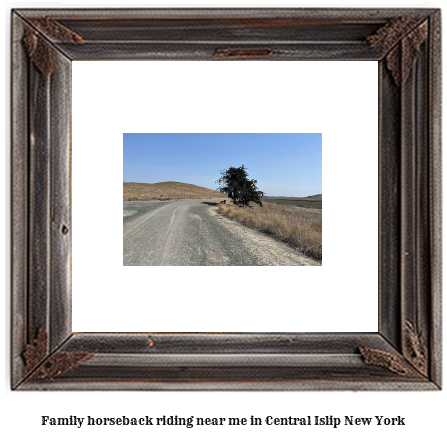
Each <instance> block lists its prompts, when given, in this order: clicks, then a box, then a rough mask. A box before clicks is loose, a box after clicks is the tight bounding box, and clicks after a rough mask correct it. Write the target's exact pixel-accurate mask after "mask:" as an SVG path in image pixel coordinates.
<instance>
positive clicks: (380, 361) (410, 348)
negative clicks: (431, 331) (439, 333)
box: [359, 320, 428, 378]
mask: <svg viewBox="0 0 447 438" xmlns="http://www.w3.org/2000/svg"><path fill="white" fill-rule="evenodd" d="M404 333H405V343H406V346H407V348H406V349H404V354H403V355H402V354H398V353H396V352H388V351H382V350H376V349H374V348H368V347H365V346H360V347H359V350H360V353H361V355H362V358H363V360H364V361H365V363H366V364H367V365H375V366H380V367H385V368H387V369H389V370H390V371H392V372H393V373H396V374H399V375H401V376H405V377H408V378H427V377H428V363H427V346H426V344H424V343H423V340H422V336H421V335H420V334H419V333H418V332H417V330H416V329H415V327H414V325H413V323H412V322H411V321H408V320H407V321H406V324H405V331H404Z"/></svg>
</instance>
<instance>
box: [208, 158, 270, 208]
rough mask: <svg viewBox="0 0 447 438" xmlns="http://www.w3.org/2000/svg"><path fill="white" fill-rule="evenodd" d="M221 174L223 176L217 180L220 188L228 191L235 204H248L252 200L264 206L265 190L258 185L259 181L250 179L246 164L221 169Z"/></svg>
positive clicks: (223, 191)
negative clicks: (262, 200) (259, 188)
mask: <svg viewBox="0 0 447 438" xmlns="http://www.w3.org/2000/svg"><path fill="white" fill-rule="evenodd" d="M220 174H221V177H220V178H219V179H218V180H217V181H216V183H218V184H219V188H218V190H219V191H220V192H222V193H226V194H227V195H228V197H229V198H230V199H232V200H233V204H236V205H240V206H248V205H250V202H255V203H256V204H259V205H260V206H261V207H262V202H261V199H262V197H263V196H264V192H261V190H258V188H257V187H256V184H257V183H258V181H256V180H255V179H251V180H250V179H248V173H247V171H246V168H245V166H244V165H242V166H241V167H230V168H229V169H226V170H221V171H220Z"/></svg>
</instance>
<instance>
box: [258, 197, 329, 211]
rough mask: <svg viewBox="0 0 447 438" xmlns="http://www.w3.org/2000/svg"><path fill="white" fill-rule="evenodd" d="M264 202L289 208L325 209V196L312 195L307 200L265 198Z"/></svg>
mask: <svg viewBox="0 0 447 438" xmlns="http://www.w3.org/2000/svg"><path fill="white" fill-rule="evenodd" d="M262 202H271V203H274V204H279V205H287V206H289V207H306V208H323V195H321V194H320V195H312V196H307V197H306V198H295V197H287V196H264V198H263V199H262Z"/></svg>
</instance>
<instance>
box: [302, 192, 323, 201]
mask: <svg viewBox="0 0 447 438" xmlns="http://www.w3.org/2000/svg"><path fill="white" fill-rule="evenodd" d="M303 199H313V200H314V201H322V200H323V195H322V194H321V193H320V194H319V195H311V196H306V197H305V198H303Z"/></svg>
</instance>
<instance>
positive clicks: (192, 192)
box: [123, 181, 227, 201]
mask: <svg viewBox="0 0 447 438" xmlns="http://www.w3.org/2000/svg"><path fill="white" fill-rule="evenodd" d="M226 197H227V195H225V194H223V193H220V192H216V191H215V190H210V189H206V188H205V187H199V186H195V185H194V184H185V183H180V182H174V181H166V182H160V183H154V184H147V183H132V182H125V183H123V201H137V200H138V201H150V200H157V199H159V200H167V199H189V198H191V199H210V198H226Z"/></svg>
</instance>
